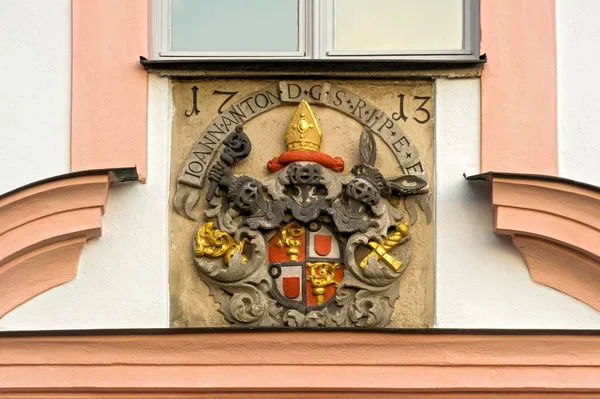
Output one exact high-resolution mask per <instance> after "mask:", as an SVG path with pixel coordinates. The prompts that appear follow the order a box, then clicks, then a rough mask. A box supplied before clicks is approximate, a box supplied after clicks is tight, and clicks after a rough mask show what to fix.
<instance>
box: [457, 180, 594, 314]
mask: <svg viewBox="0 0 600 399" xmlns="http://www.w3.org/2000/svg"><path fill="white" fill-rule="evenodd" d="M467 179H468V180H487V181H490V182H491V184H492V206H493V212H494V232H495V233H497V234H502V235H508V236H511V237H512V239H513V243H514V244H515V246H516V247H517V248H518V249H519V251H520V252H521V255H522V256H523V259H524V260H525V263H526V264H527V267H528V268H529V274H530V276H531V278H532V280H533V281H535V282H537V283H539V284H542V285H546V286H548V287H551V288H554V289H556V290H558V291H561V292H563V293H565V294H567V295H570V296H572V297H574V298H576V299H578V300H580V301H581V302H584V303H586V304H587V305H589V306H591V307H592V308H594V309H596V310H598V311H600V188H599V187H596V186H592V185H588V184H583V183H579V182H576V181H573V180H568V179H564V178H559V177H550V176H540V175H524V174H514V173H493V172H488V173H485V174H481V175H476V176H470V177H468V178H467Z"/></svg>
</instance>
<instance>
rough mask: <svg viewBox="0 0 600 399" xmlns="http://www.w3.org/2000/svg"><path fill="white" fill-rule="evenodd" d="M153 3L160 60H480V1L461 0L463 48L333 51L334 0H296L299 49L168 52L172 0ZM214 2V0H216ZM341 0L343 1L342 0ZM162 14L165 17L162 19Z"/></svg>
mask: <svg viewBox="0 0 600 399" xmlns="http://www.w3.org/2000/svg"><path fill="white" fill-rule="evenodd" d="M150 1H151V2H152V10H153V12H152V25H151V26H153V27H155V28H154V29H153V31H152V40H151V42H152V45H153V47H152V48H151V54H153V58H154V59H157V60H159V59H162V60H167V59H171V60H197V61H204V60H207V61H208V60H223V61H227V60H382V61H385V60H396V61H402V60H406V61H425V62H427V61H431V62H439V61H475V60H478V59H479V39H480V35H479V2H480V0H463V7H464V9H463V13H464V14H463V18H464V29H463V44H464V45H463V47H464V48H462V49H455V50H448V49H444V50H441V49H440V50H410V51H406V50H364V51H335V50H333V44H334V34H335V26H334V23H335V18H334V10H335V4H334V3H335V1H340V0H298V19H299V21H298V22H299V38H298V51H293V52H257V51H248V52H227V51H223V52H214V51H213V52H208V51H171V50H169V42H170V26H169V23H170V18H168V15H169V12H170V4H171V0H150ZM215 1H217V0H215ZM341 1H343V0H341ZM365 1H367V0H365ZM163 16H167V17H165V18H163Z"/></svg>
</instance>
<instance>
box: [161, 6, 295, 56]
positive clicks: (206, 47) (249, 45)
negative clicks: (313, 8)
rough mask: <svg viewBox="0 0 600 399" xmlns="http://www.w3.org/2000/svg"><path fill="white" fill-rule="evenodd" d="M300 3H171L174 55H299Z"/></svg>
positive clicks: (172, 48) (172, 47)
mask: <svg viewBox="0 0 600 399" xmlns="http://www.w3.org/2000/svg"><path fill="white" fill-rule="evenodd" d="M298 26H299V23H298V0H171V50H172V51H215V52H217V51H218V52H246V51H261V52H274V51H298V48H299V46H298V37H299V34H298Z"/></svg>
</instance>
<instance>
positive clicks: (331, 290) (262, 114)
mask: <svg viewBox="0 0 600 399" xmlns="http://www.w3.org/2000/svg"><path fill="white" fill-rule="evenodd" d="M260 83H262V85H260V86H259V84H260ZM257 86H258V87H257ZM244 93H249V94H244ZM173 100H174V105H175V108H176V113H175V115H176V116H175V117H174V121H173V131H172V138H173V139H172V154H171V155H172V169H174V170H175V171H177V170H179V171H180V172H179V173H178V174H177V175H173V176H172V186H171V188H172V190H171V193H172V203H173V207H174V210H175V211H176V213H173V214H171V272H170V283H171V284H170V287H171V304H172V308H171V322H172V324H173V325H174V326H225V325H234V326H248V327H251V326H288V327H314V326H319V327H386V326H390V327H426V326H430V325H431V323H432V315H433V307H432V303H433V298H432V293H433V267H432V266H433V259H432V250H433V242H432V237H433V224H432V223H431V221H432V209H431V206H432V201H431V198H432V191H433V184H432V181H431V180H430V177H429V176H430V173H431V171H432V165H433V159H432V155H433V154H432V148H433V120H432V117H433V109H432V104H433V100H432V86H431V82H425V81H409V82H401V83H399V82H383V81H377V82H328V81H278V82H273V81H268V82H267V81H265V82H258V81H252V80H251V81H243V80H240V81H235V80H223V81H206V82H194V83H193V84H190V83H189V82H175V83H174V87H173ZM374 104H378V106H376V105H374ZM386 111H387V112H386ZM378 141H379V143H378ZM186 147H187V149H186ZM190 148H191V151H190ZM419 149H421V150H422V151H423V150H424V151H425V154H426V155H425V157H422V156H421V154H420V152H419ZM186 151H187V152H188V153H187V157H185V152H186ZM181 162H183V163H181ZM394 164H395V166H394ZM419 213H420V214H421V216H419ZM407 280H408V281H407ZM406 283H408V284H409V286H405V285H406ZM208 295H210V296H211V297H212V298H210V297H209V296H208ZM213 301H214V302H213Z"/></svg>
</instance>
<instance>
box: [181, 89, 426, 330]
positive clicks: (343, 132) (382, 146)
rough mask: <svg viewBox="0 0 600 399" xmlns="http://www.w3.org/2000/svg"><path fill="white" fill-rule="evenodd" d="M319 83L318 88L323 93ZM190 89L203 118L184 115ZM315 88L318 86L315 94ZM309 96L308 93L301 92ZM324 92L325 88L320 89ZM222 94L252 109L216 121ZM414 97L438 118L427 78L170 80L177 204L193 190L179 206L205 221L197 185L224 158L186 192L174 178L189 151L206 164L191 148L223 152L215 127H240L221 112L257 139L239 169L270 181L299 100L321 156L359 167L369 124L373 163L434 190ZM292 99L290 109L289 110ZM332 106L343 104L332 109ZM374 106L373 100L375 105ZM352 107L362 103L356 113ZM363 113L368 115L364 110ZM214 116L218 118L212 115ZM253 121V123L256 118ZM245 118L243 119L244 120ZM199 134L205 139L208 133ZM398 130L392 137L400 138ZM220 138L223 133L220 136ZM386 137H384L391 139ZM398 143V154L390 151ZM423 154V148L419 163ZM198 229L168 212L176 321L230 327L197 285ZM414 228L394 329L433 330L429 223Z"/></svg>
mask: <svg viewBox="0 0 600 399" xmlns="http://www.w3.org/2000/svg"><path fill="white" fill-rule="evenodd" d="M290 82H291V83H292V84H298V85H299V86H300V87H301V88H304V90H302V94H301V95H300V96H298V98H291V97H294V96H295V95H296V94H297V93H295V92H292V93H291V94H292V95H290V93H285V90H283V89H282V87H283V88H287V86H285V85H287V84H288V83H290ZM319 85H321V87H318V86H319ZM192 86H196V87H198V99H199V104H198V109H199V110H200V112H199V113H198V114H197V115H192V116H190V117H187V116H185V111H186V110H189V109H191V108H192V107H191V91H190V89H191V87H192ZM292 87H294V86H292ZM264 88H267V91H268V92H269V93H271V96H269V94H267V93H266V92H265V90H264ZM310 88H313V92H312V95H311V92H310ZM277 89H280V90H277ZM327 89H329V90H327ZM305 90H306V91H307V92H308V94H307V93H304V91H305ZM319 90H321V91H320V92H319ZM323 90H324V91H323ZM336 90H337V91H336ZM341 90H345V91H346V92H347V94H346V96H347V100H346V101H348V100H350V101H351V103H352V104H355V105H354V107H355V108H354V109H350V106H351V104H349V103H347V102H346V103H341V102H339V101H336V100H337V98H336V97H335V94H336V93H338V97H342V95H341ZM326 91H329V93H325V92H326ZM332 91H333V93H334V96H333V97H332V96H331V92H332ZM217 92H218V93H224V92H227V93H233V92H238V93H237V94H236V95H235V96H234V97H233V98H232V99H231V100H232V101H235V104H234V107H232V108H233V109H234V110H235V111H237V114H241V112H240V110H246V111H247V112H246V113H245V116H240V115H236V114H231V112H229V113H228V111H224V112H223V114H221V115H219V116H217V115H218V114H217V110H218V109H219V108H220V107H221V106H222V102H223V100H225V98H227V95H224V94H218V93H217ZM213 93H217V94H213ZM248 93H253V94H251V95H250V100H248V97H247V96H248ZM256 93H258V94H256ZM261 93H262V94H263V95H264V96H265V97H266V98H267V101H268V102H269V104H267V103H265V102H264V101H263V100H264V99H263V97H262V96H259V94H261ZM399 94H403V95H404V96H405V101H404V106H405V110H404V113H405V114H406V116H407V119H406V121H404V120H402V119H399V120H398V122H396V121H395V120H394V119H393V118H392V117H391V115H393V114H394V113H398V111H399V109H398V107H399V97H398V96H399ZM277 95H280V96H281V97H280V98H281V101H280V103H279V104H277V101H278V97H277ZM257 96H259V97H260V98H258V101H259V102H260V104H256V99H257ZM413 97H421V98H422V97H429V98H430V100H429V102H428V104H426V105H425V108H426V109H427V110H428V111H429V113H430V115H431V116H433V108H432V104H433V99H432V98H431V97H432V83H431V82H430V81H406V82H384V81H376V82H368V81H358V82H357V81H344V82H329V81H324V82H320V81H314V80H313V81H299V82H296V81H288V82H279V81H259V80H246V81H244V80H221V81H219V80H214V81H210V80H207V81H198V82H174V85H173V99H174V105H175V109H176V111H175V115H174V120H173V132H172V140H173V141H172V152H171V155H172V165H171V166H172V168H171V170H172V177H171V197H172V198H171V199H172V200H173V199H175V198H174V197H175V195H176V192H177V195H180V194H179V193H180V192H184V191H186V189H187V188H188V187H189V188H191V189H192V190H188V191H187V193H188V194H189V195H188V197H187V200H186V201H183V202H182V203H183V204H185V205H183V206H184V207H187V211H186V210H184V211H183V213H184V214H185V213H188V212H189V215H192V216H193V217H195V218H196V219H197V220H199V219H200V217H201V215H202V211H203V198H204V196H205V194H206V191H205V190H206V188H207V187H204V191H202V192H201V195H198V196H197V198H195V197H194V195H196V194H195V191H197V190H194V189H195V188H196V187H201V186H202V185H203V182H202V178H204V177H205V173H206V170H208V169H209V167H210V165H211V164H212V162H214V161H215V160H216V158H218V157H215V156H214V154H218V152H215V153H214V154H213V155H212V158H210V160H206V163H205V164H203V171H202V177H200V174H199V173H195V172H194V171H193V170H191V171H190V172H192V173H194V174H195V175H196V176H191V174H188V175H187V177H182V175H180V176H179V181H180V184H179V186H180V187H177V183H176V182H177V175H178V173H179V172H180V171H185V168H184V167H185V165H186V163H185V162H186V161H185V160H186V157H187V156H188V154H190V158H188V159H187V165H189V162H200V160H199V158H198V157H197V155H195V154H193V151H192V152H191V153H190V150H191V149H192V148H194V145H196V147H198V146H200V147H203V146H204V147H203V148H204V150H206V149H207V148H206V146H205V144H206V143H205V142H203V141H202V140H203V138H205V137H211V139H214V137H217V138H219V140H213V141H215V143H208V144H209V145H211V146H214V147H215V148H218V146H219V145H220V143H221V142H222V141H223V139H224V137H223V138H220V135H218V134H217V133H214V131H215V130H218V129H215V128H216V127H220V128H221V129H225V128H227V130H228V131H229V130H231V131H232V130H233V128H234V127H235V126H232V125H231V124H230V123H229V121H228V120H226V119H224V118H223V116H224V117H225V118H227V119H232V120H233V119H235V118H238V120H237V121H238V122H245V123H244V130H245V131H246V133H247V134H248V136H249V137H250V139H251V140H252V145H253V151H252V154H251V155H250V156H249V157H248V158H247V159H245V160H243V161H241V162H240V163H239V164H237V165H235V166H234V172H235V173H244V174H248V175H251V176H253V177H256V178H261V177H263V176H265V175H266V174H267V170H266V163H267V161H268V160H270V159H271V158H273V157H274V156H277V155H279V154H280V153H281V152H283V151H285V146H284V142H283V132H284V131H285V129H286V127H287V124H288V122H289V118H290V116H291V114H292V113H293V112H294V109H295V106H296V105H297V104H296V103H297V102H299V101H300V100H301V99H307V101H308V100H309V99H310V100H311V101H310V102H311V103H312V104H313V110H314V112H315V114H316V116H317V118H318V120H319V124H320V125H321V128H322V130H323V133H324V141H323V146H322V149H321V151H323V152H325V153H328V154H330V155H332V156H341V157H342V158H344V160H345V161H346V165H349V166H350V165H353V164H355V163H357V162H358V161H359V150H358V145H359V137H360V133H361V131H362V129H363V124H364V123H365V122H367V124H369V125H370V126H371V128H372V129H373V130H374V132H375V133H376V134H378V137H377V138H376V140H377V145H378V156H377V161H376V165H375V166H377V167H378V168H379V169H380V170H381V172H382V173H384V174H385V175H386V176H397V175H402V174H405V173H407V172H408V173H411V174H416V175H419V176H424V177H425V178H428V179H429V181H430V191H431V192H433V189H434V185H433V176H432V175H431V173H432V172H433V168H432V166H433V152H432V150H433V119H432V118H431V119H430V120H428V121H427V122H426V123H420V122H418V121H417V120H416V119H414V118H415V117H416V118H417V119H419V120H423V119H422V117H423V115H424V114H423V112H422V111H419V112H417V113H416V114H415V111H416V109H417V108H418V106H419V105H420V102H419V101H413ZM269 99H270V100H269ZM246 100H248V101H247V102H245V103H244V101H246ZM361 100H362V102H361ZM271 102H272V103H271ZM363 102H364V104H363ZM421 102H422V101H421ZM281 103H283V105H281ZM286 103H287V104H291V105H286ZM336 103H339V104H337V106H336ZM276 104H277V105H276ZM319 104H323V105H319ZM373 104H377V107H376V106H375V105H373ZM228 105H229V104H226V105H225V106H223V107H222V109H223V110H226V109H227V108H228ZM258 105H261V106H262V105H264V110H263V111H261V112H259V110H258ZM250 106H255V107H254V109H255V110H256V111H255V112H252V111H251V107H250ZM356 106H358V109H357V108H356ZM236 107H237V108H236ZM240 107H242V108H240ZM261 110H262V108H261ZM267 110H268V111H269V112H267ZM367 111H369V112H368V113H367ZM384 112H385V113H384ZM373 113H374V114H375V116H383V115H390V117H389V118H388V119H391V120H392V123H393V125H392V126H389V125H390V123H387V122H385V121H386V120H387V119H384V120H383V121H382V122H380V123H381V125H380V126H379V125H377V124H374V122H373V120H374V119H372V120H371V122H369V121H368V119H367V118H368V116H367V115H369V114H370V115H372V114H373ZM188 114H189V113H188ZM215 116H217V118H216V119H215ZM248 116H251V117H253V118H252V119H250V118H249V117H248ZM242 118H244V119H243V120H242ZM373 118H374V117H373ZM383 118H386V117H383ZM380 119H381V118H380ZM378 120H379V119H378ZM359 122H360V123H359ZM221 124H223V126H221ZM396 126H397V127H398V129H397V130H400V128H402V129H403V132H404V133H405V134H402V135H399V133H398V131H396V130H394V128H395V127H396ZM379 128H380V129H379ZM211 130H212V131H213V133H212V134H213V136H207V132H209V131H211ZM377 130H380V131H379V132H378V131H377ZM202 132H204V133H203V134H202ZM392 132H395V134H394V133H392ZM223 136H226V135H225V134H223ZM403 137H405V138H403ZM409 137H410V138H409ZM382 139H385V141H386V142H384V141H383V140H382ZM394 145H395V146H396V147H397V148H398V150H395V149H394ZM404 147H406V148H404ZM417 149H419V150H421V154H420V158H419V152H418V151H417ZM412 150H414V154H413V153H411V152H410V151H412ZM408 154H410V156H408ZM194 157H195V158H194ZM413 158H414V159H417V160H418V162H420V165H421V167H422V170H421V168H420V167H418V166H414V167H413V165H415V163H410V164H409V162H408V161H407V159H413ZM190 160H191V161H190ZM398 160H400V162H401V165H402V166H403V168H404V170H403V168H401V167H400V165H399V163H398ZM411 171H412V172H411ZM347 172H349V170H347V171H346V173H347ZM182 173H183V172H182ZM188 179H190V180H188ZM182 183H183V184H182ZM182 186H183V189H182V188H181V187H182ZM430 195H431V194H430ZM189 215H188V217H189ZM197 224H198V222H196V221H193V220H190V219H188V218H185V217H183V216H180V215H179V214H176V213H175V212H173V213H172V214H171V228H170V231H171V243H170V244H171V253H170V255H171V268H170V286H171V322H172V325H173V326H226V325H228V323H226V322H225V319H224V318H223V316H222V314H221V313H219V312H218V311H217V308H218V306H217V305H216V304H215V302H214V299H213V298H212V297H210V295H209V292H208V289H207V287H206V285H204V283H203V282H202V281H201V280H200V279H199V276H198V272H197V271H196V269H195V266H194V262H193V257H192V251H191V249H190V245H191V237H192V236H193V232H194V229H195V228H196V226H197ZM411 231H412V234H413V250H412V261H411V263H410V266H409V267H408V268H407V269H406V271H405V272H404V273H405V274H404V276H403V277H402V280H401V281H400V287H399V289H398V293H399V299H398V300H397V301H396V304H395V309H394V311H393V314H392V317H391V321H390V323H389V324H388V327H426V326H430V325H431V323H432V321H433V224H429V225H427V224H425V223H424V218H422V217H421V218H420V219H419V221H418V222H417V223H416V224H415V225H414V226H413V227H412V229H411ZM289 317H291V315H290V316H289Z"/></svg>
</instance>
